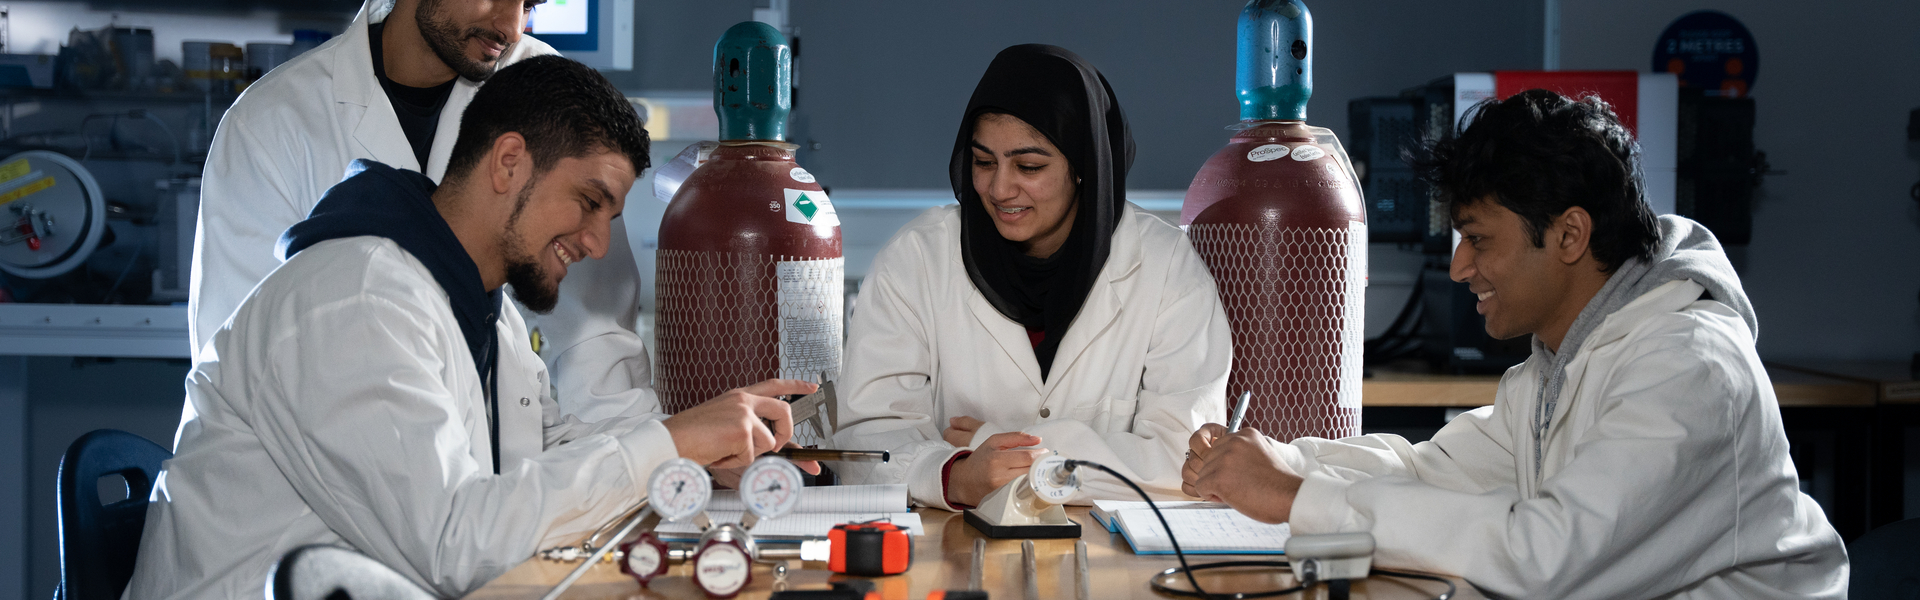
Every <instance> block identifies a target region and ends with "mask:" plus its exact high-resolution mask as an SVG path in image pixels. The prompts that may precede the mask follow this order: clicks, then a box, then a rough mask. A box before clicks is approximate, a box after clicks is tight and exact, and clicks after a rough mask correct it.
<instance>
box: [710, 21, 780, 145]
mask: <svg viewBox="0 0 1920 600" xmlns="http://www.w3.org/2000/svg"><path fill="white" fill-rule="evenodd" d="M792 110H793V46H790V45H788V44H787V36H784V35H781V34H780V30H778V29H774V28H773V26H772V25H768V24H766V23H761V22H758V21H747V22H744V23H740V24H737V25H734V26H733V27H729V28H727V32H726V33H724V34H721V36H720V41H719V43H716V44H714V45H713V112H714V113H715V114H716V115H718V116H719V117H720V139H722V140H777V141H785V140H786V139H787V113H789V112H791V111H792Z"/></svg>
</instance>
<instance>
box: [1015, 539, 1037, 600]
mask: <svg viewBox="0 0 1920 600" xmlns="http://www.w3.org/2000/svg"><path fill="white" fill-rule="evenodd" d="M1020 559H1021V562H1023V563H1025V567H1024V568H1023V569H1022V570H1024V571H1026V572H1027V600H1040V564H1039V561H1037V560H1035V559H1034V557H1033V540H1020Z"/></svg>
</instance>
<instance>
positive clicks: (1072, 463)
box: [1065, 459, 1456, 600]
mask: <svg viewBox="0 0 1920 600" xmlns="http://www.w3.org/2000/svg"><path fill="white" fill-rule="evenodd" d="M1078 467H1092V468H1095V469H1099V470H1101V471H1105V472H1106V473H1107V474H1108V475H1112V476H1113V477H1114V479H1118V480H1120V483H1124V484H1127V487H1129V488H1133V493H1135V494H1139V495H1140V499H1141V500H1145V501H1146V502H1147V508H1151V509H1153V517H1154V518H1155V519H1159V520H1160V528H1161V529H1165V530H1166V532H1167V541H1168V542H1169V543H1171V544H1172V545H1173V556H1174V558H1176V559H1179V560H1180V566H1178V567H1174V568H1169V569H1167V570H1164V571H1161V572H1160V573H1159V574H1158V575H1154V576H1153V579H1151V580H1149V581H1148V582H1147V584H1148V585H1149V586H1152V588H1153V591H1156V592H1160V593H1163V594H1169V595H1173V596H1183V597H1187V598H1205V599H1207V600H1215V599H1221V600H1246V599H1248V598H1268V597H1272V596H1282V595H1286V594H1293V593H1298V592H1303V591H1306V589H1307V586H1310V585H1313V583H1315V582H1311V581H1309V582H1304V583H1301V584H1300V585H1296V586H1293V587H1290V588H1286V589H1281V590H1271V591H1265V592H1235V593H1231V594H1215V593H1209V592H1207V591H1206V590H1205V589H1202V588H1201V587H1200V581H1199V580H1198V579H1195V578H1194V576H1193V572H1194V571H1199V570H1204V569H1228V568H1234V567H1277V568H1281V569H1288V570H1292V566H1291V565H1289V564H1288V563H1285V562H1281V561H1273V560H1234V561H1227V562H1218V563H1208V564H1204V565H1200V566H1198V567H1195V566H1191V565H1188V564H1187V555H1186V553H1185V552H1183V551H1181V550H1180V540H1178V539H1176V538H1175V537H1174V535H1173V526H1172V525H1168V524H1167V516H1166V515H1163V514H1161V513H1160V505H1159V504H1158V503H1156V502H1154V501H1153V498H1152V497H1151V496H1148V495H1147V491H1146V490H1143V489H1140V486H1139V485H1137V484H1135V483H1134V482H1133V480H1132V479H1128V478H1127V476H1125V475H1121V474H1120V472H1119V471H1115V470H1113V469H1111V468H1109V467H1107V466H1106V465H1103V464H1100V463H1097V462H1091V461H1085V460H1074V459H1068V460H1067V462H1066V463H1065V468H1066V469H1067V470H1069V471H1071V470H1073V469H1075V468H1078ZM1176 572H1178V573H1184V574H1186V576H1187V584H1188V585H1191V586H1193V590H1191V591H1188V590H1177V589H1173V588H1170V587H1167V586H1166V585H1165V584H1162V583H1160V580H1162V579H1165V578H1167V577H1168V576H1170V575H1174V574H1176ZM1372 573H1377V574H1380V575H1386V576H1388V577H1399V578H1403V579H1425V580H1429V581H1438V582H1440V583H1444V584H1447V592H1446V593H1444V594H1441V595H1439V596H1435V597H1434V600H1448V599H1450V598H1452V597H1453V594H1454V592H1455V591H1456V590H1455V589H1454V587H1453V582H1451V581H1447V580H1446V578H1443V577H1436V576H1433V575H1422V574H1419V573H1406V572H1401V571H1389V570H1386V569H1373V570H1372V571H1371V572H1370V574H1372Z"/></svg>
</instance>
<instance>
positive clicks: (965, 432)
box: [940, 417, 987, 448]
mask: <svg viewBox="0 0 1920 600" xmlns="http://www.w3.org/2000/svg"><path fill="white" fill-rule="evenodd" d="M986 424H987V422H986V421H982V420H979V419H975V418H973V417H954V418H951V419H947V429H946V431H942V432H940V437H941V438H944V439H946V440H947V443H949V444H953V447H955V448H966V447H968V446H972V445H973V434H975V433H978V432H979V431H980V426H981V425H986Z"/></svg>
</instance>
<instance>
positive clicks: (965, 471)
mask: <svg viewBox="0 0 1920 600" xmlns="http://www.w3.org/2000/svg"><path fill="white" fill-rule="evenodd" d="M959 418H966V417H959ZM974 422H976V423H978V422H979V421H977V420H976V421H974ZM976 427H977V426H976ZM948 431H953V430H952V429H949V430H948ZM1039 443H1040V436H1037V435H1027V434H1025V433H1021V432H1018V431H1011V432H1007V433H996V434H994V435H992V436H990V437H988V438H987V439H986V441H983V442H981V443H980V447H979V448H975V449H974V450H973V454H971V455H968V456H967V457H966V458H962V459H960V460H958V461H955V462H954V463H953V471H951V472H950V473H949V474H948V476H947V501H948V502H958V503H961V504H969V505H974V506H978V505H979V504H980V500H981V499H982V498H985V497H987V494H991V493H993V491H994V490H997V489H1000V486H1003V485H1006V484H1007V482H1009V481H1013V480H1014V478H1016V477H1019V476H1021V475H1024V474H1026V472H1027V469H1028V468H1029V467H1032V466H1033V461H1036V460H1039V459H1040V457H1042V456H1045V455H1046V454H1047V450H1046V449H1045V448H1035V447H1034V446H1036V445H1038V444H1039Z"/></svg>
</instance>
